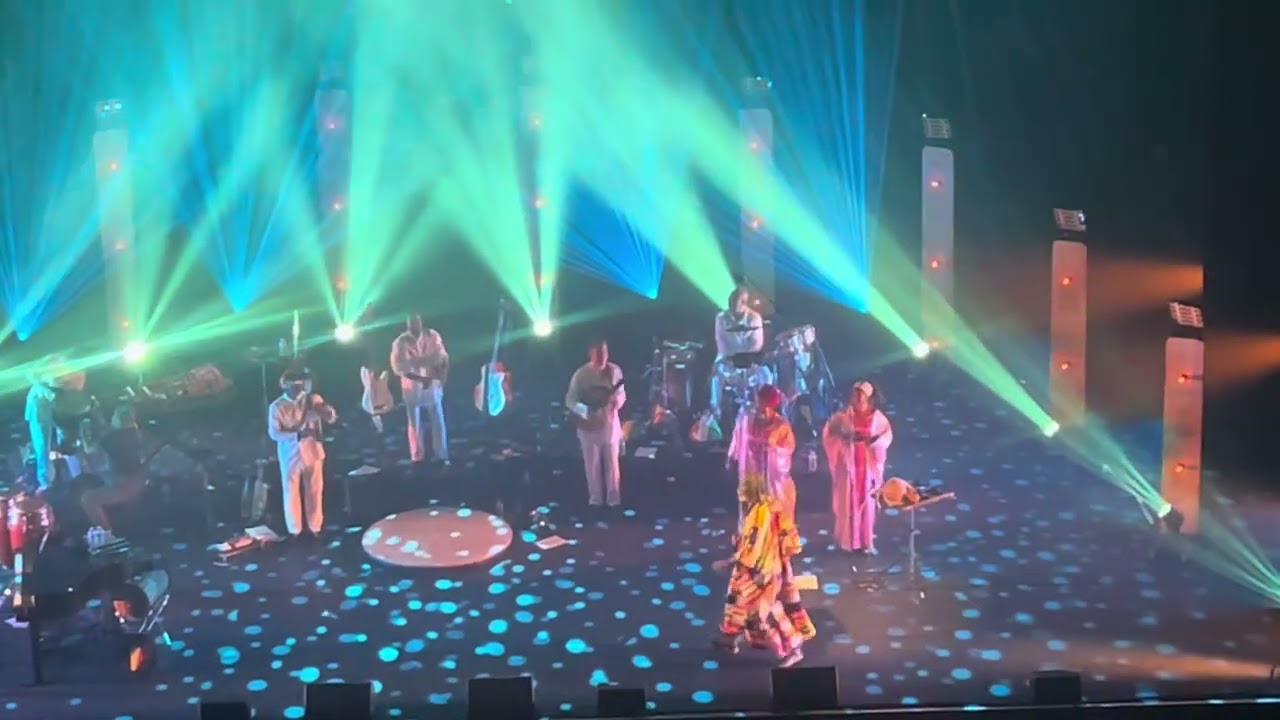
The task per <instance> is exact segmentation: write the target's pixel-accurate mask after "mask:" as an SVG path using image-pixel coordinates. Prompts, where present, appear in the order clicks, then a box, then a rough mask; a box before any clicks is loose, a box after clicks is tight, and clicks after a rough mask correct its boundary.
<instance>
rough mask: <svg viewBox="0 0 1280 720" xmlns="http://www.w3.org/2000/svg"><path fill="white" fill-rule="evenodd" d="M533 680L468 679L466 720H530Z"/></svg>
mask: <svg viewBox="0 0 1280 720" xmlns="http://www.w3.org/2000/svg"><path fill="white" fill-rule="evenodd" d="M535 715H536V712H535V710H534V704H533V678H532V677H530V676H528V675H520V676H517V677H501V678H496V677H488V678H471V679H470V680H468V681H467V720H491V718H509V719H510V720H533V718H534V716H535Z"/></svg>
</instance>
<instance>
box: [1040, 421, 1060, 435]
mask: <svg viewBox="0 0 1280 720" xmlns="http://www.w3.org/2000/svg"><path fill="white" fill-rule="evenodd" d="M1061 429H1062V427H1061V426H1060V425H1058V423H1057V422H1055V421H1053V420H1050V421H1049V422H1048V423H1047V424H1046V425H1045V426H1044V427H1042V428H1040V432H1042V433H1044V436H1045V437H1050V438H1051V437H1053V436H1054V435H1057V434H1058V431H1059V430H1061Z"/></svg>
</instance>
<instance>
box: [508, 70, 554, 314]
mask: <svg viewBox="0 0 1280 720" xmlns="http://www.w3.org/2000/svg"><path fill="white" fill-rule="evenodd" d="M522 71H523V75H524V82H523V83H522V85H521V86H520V117H519V119H518V120H517V122H518V123H519V125H518V131H517V135H516V136H517V137H519V138H520V155H521V157H520V171H519V172H520V188H521V193H522V195H523V197H524V198H525V209H524V227H525V236H526V237H527V238H528V239H529V256H530V258H531V259H532V262H533V281H534V285H535V286H536V287H537V289H538V300H539V302H540V303H541V304H542V305H544V307H541V308H539V310H541V311H543V312H545V313H546V314H547V317H535V318H533V322H534V330H535V332H536V333H537V334H539V335H543V334H546V332H548V331H549V328H550V322H551V317H552V315H553V312H552V307H551V305H552V303H553V299H554V293H555V277H554V273H555V268H544V267H543V266H542V219H541V217H540V216H541V213H542V210H543V207H544V206H545V203H546V201H547V200H546V198H547V193H545V192H544V190H543V187H542V178H540V177H539V173H538V167H539V161H540V158H541V154H540V151H541V148H542V129H543V125H544V124H545V123H546V115H545V94H546V91H545V90H544V89H543V85H542V73H541V71H540V69H539V67H538V60H537V58H535V57H533V56H529V57H526V58H525V59H524V65H523V68H522ZM548 295H551V297H548Z"/></svg>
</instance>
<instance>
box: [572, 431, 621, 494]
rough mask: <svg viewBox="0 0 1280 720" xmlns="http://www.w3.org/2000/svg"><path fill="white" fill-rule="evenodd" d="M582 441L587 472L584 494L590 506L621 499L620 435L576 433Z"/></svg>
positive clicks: (584, 465)
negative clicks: (585, 492)
mask: <svg viewBox="0 0 1280 720" xmlns="http://www.w3.org/2000/svg"><path fill="white" fill-rule="evenodd" d="M578 442H580V443H582V464H583V467H584V468H585V469H586V471H587V497H588V498H589V500H590V502H591V504H592V505H603V504H605V503H608V504H609V507H613V506H615V505H618V504H620V503H621V502H622V469H621V467H620V464H619V460H618V456H619V455H621V454H622V435H621V434H620V433H614V434H613V435H612V436H610V435H595V434H588V433H581V432H580V433H578Z"/></svg>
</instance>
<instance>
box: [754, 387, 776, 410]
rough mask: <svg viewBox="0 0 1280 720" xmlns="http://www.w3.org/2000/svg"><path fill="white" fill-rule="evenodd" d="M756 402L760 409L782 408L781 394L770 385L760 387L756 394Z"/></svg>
mask: <svg viewBox="0 0 1280 720" xmlns="http://www.w3.org/2000/svg"><path fill="white" fill-rule="evenodd" d="M756 402H757V403H759V405H760V408H761V409H765V408H768V409H771V410H777V409H778V408H780V407H782V392H781V391H779V390H778V388H776V387H774V386H772V385H762V386H760V389H759V390H758V391H757V392H756Z"/></svg>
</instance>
